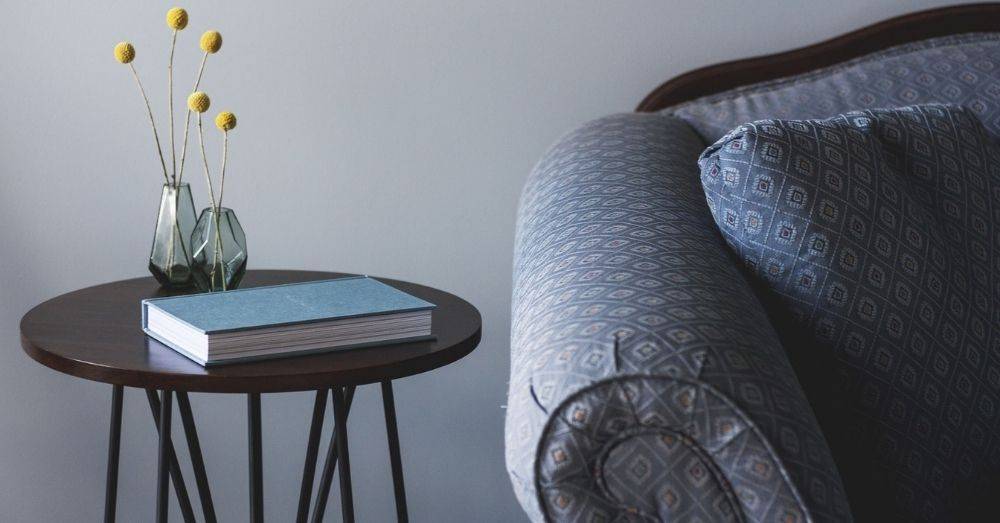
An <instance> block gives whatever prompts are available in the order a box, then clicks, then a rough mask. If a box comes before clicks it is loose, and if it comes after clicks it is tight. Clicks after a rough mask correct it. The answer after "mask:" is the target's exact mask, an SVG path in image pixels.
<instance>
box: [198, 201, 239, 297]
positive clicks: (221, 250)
mask: <svg viewBox="0 0 1000 523" xmlns="http://www.w3.org/2000/svg"><path fill="white" fill-rule="evenodd" d="M191 245H192V247H193V248H194V255H193V261H194V264H193V268H194V278H195V284H196V285H197V286H198V288H199V289H201V290H204V291H226V290H232V289H235V288H236V287H237V286H239V284H240V280H241V279H243V274H244V273H246V270H247V237H246V234H244V233H243V227H242V226H240V221H239V220H237V219H236V213H234V212H233V210H232V209H227V208H225V207H223V208H222V209H220V210H219V213H218V214H216V212H215V210H214V209H213V208H211V207H206V208H205V209H204V210H202V211H201V216H199V217H198V223H197V224H196V225H195V226H194V232H192V233H191Z"/></svg>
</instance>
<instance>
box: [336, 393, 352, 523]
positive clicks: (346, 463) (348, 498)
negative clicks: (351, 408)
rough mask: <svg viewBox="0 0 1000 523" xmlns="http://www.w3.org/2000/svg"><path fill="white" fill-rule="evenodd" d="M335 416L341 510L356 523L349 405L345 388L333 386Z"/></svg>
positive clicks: (344, 517)
mask: <svg viewBox="0 0 1000 523" xmlns="http://www.w3.org/2000/svg"><path fill="white" fill-rule="evenodd" d="M333 417H334V420H335V421H336V430H337V454H339V455H340V510H341V514H342V515H343V520H344V523H354V499H353V496H352V493H351V460H350V456H349V455H348V453H347V405H346V404H345V401H344V389H342V388H340V387H334V388H333Z"/></svg>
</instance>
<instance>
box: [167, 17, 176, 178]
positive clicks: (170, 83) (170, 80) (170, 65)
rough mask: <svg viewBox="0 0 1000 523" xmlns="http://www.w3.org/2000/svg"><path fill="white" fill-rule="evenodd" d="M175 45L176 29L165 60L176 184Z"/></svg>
mask: <svg viewBox="0 0 1000 523" xmlns="http://www.w3.org/2000/svg"><path fill="white" fill-rule="evenodd" d="M176 47H177V30H176V29H174V34H173V38H171V40H170V60H168V61H167V111H168V112H169V113H170V169H171V170H170V172H171V174H172V175H173V178H174V185H175V186H176V185H177V146H176V145H174V48H176Z"/></svg>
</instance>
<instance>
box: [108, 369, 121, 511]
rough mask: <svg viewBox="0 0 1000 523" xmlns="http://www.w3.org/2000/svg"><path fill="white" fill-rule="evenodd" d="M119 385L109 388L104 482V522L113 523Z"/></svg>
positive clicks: (118, 431)
mask: <svg viewBox="0 0 1000 523" xmlns="http://www.w3.org/2000/svg"><path fill="white" fill-rule="evenodd" d="M122 392H123V388H122V386H121V385H114V386H113V388H112V389H111V429H110V435H109V437H108V474H107V479H106V481H105V484H104V523H114V521H115V512H116V510H117V509H118V451H119V449H120V448H121V439H122Z"/></svg>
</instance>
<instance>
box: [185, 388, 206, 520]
mask: <svg viewBox="0 0 1000 523" xmlns="http://www.w3.org/2000/svg"><path fill="white" fill-rule="evenodd" d="M177 410H178V411H180V413H181V424H182V425H183V426H184V436H185V438H187V444H188V453H189V454H191V468H193V469H194V481H195V483H196V484H197V485H198V499H200V500H201V512H202V514H203V515H204V516H205V523H216V519H215V504H214V503H212V490H211V489H210V488H209V486H208V474H206V473H205V458H204V457H203V456H202V453H201V443H200V442H199V441H198V429H197V428H196V427H195V424H194V413H193V412H191V401H190V400H189V399H188V395H187V392H183V391H177Z"/></svg>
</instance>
